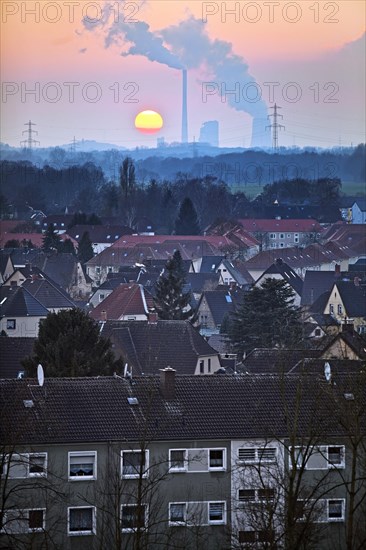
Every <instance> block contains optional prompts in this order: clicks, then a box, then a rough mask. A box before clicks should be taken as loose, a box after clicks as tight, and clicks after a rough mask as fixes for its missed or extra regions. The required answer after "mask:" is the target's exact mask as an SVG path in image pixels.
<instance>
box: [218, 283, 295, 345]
mask: <svg viewBox="0 0 366 550" xmlns="http://www.w3.org/2000/svg"><path fill="white" fill-rule="evenodd" d="M293 303H294V293H293V291H292V289H291V288H290V287H289V286H288V284H287V283H286V281H284V280H282V279H272V278H268V279H266V280H265V281H264V282H263V283H262V285H261V286H260V287H254V288H253V289H252V290H250V291H249V292H247V293H246V294H245V296H244V300H243V303H242V304H241V306H240V307H239V308H238V310H237V312H235V313H233V314H232V319H231V322H230V323H229V326H228V335H229V339H230V341H231V343H232V345H233V348H234V350H235V351H236V352H237V353H241V354H243V353H244V352H248V351H250V350H252V349H254V348H261V347H264V348H273V347H281V348H294V347H295V348H296V347H299V344H300V342H301V336H302V330H301V323H300V312H299V309H298V308H297V307H295V306H294V305H293Z"/></svg>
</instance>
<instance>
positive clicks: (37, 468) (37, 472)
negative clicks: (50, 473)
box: [6, 453, 47, 479]
mask: <svg viewBox="0 0 366 550" xmlns="http://www.w3.org/2000/svg"><path fill="white" fill-rule="evenodd" d="M6 467H7V468H8V476H9V478H10V479H16V478H25V477H45V476H47V453H30V454H28V453H26V454H13V455H11V456H10V457H8V458H7V461H6Z"/></svg>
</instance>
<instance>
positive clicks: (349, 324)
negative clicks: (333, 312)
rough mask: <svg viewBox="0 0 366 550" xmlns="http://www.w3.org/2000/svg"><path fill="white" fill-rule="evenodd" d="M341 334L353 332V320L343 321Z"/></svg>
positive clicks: (346, 319)
mask: <svg viewBox="0 0 366 550" xmlns="http://www.w3.org/2000/svg"><path fill="white" fill-rule="evenodd" d="M342 332H354V324H353V319H348V318H345V319H343V322H342Z"/></svg>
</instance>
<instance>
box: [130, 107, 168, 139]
mask: <svg viewBox="0 0 366 550" xmlns="http://www.w3.org/2000/svg"><path fill="white" fill-rule="evenodd" d="M135 127H136V128H137V130H139V131H140V132H142V133H143V134H155V133H156V132H158V131H159V130H161V128H162V127H163V118H162V116H161V115H160V114H159V113H157V112H156V111H142V112H141V113H139V114H138V115H137V116H136V118H135Z"/></svg>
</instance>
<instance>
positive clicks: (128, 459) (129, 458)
mask: <svg viewBox="0 0 366 550" xmlns="http://www.w3.org/2000/svg"><path fill="white" fill-rule="evenodd" d="M148 468H149V451H122V477H125V478H136V477H139V476H140V475H142V477H147V473H148V472H147V470H148Z"/></svg>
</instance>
